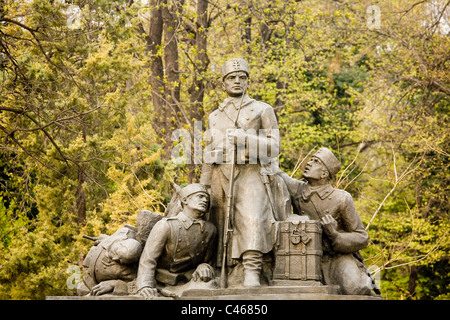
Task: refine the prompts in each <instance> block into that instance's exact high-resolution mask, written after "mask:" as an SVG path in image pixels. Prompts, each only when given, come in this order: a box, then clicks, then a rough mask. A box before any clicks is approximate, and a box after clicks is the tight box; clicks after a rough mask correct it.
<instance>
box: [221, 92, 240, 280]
mask: <svg viewBox="0 0 450 320" xmlns="http://www.w3.org/2000/svg"><path fill="white" fill-rule="evenodd" d="M246 90H247V86H245V87H244V93H243V94H242V97H241V101H240V103H239V109H238V113H237V116H236V120H235V121H234V127H235V128H237V127H238V118H239V114H240V112H241V107H242V102H243V100H244V96H245V91H246ZM235 142H236V141H233V147H232V154H231V170H230V183H229V185H228V194H227V212H226V216H225V223H224V226H223V254H222V268H221V270H220V287H221V288H226V287H227V285H228V275H227V268H226V267H227V251H228V242H229V241H230V233H232V232H233V228H232V223H231V222H232V220H233V219H232V213H233V190H234V171H235V166H236V151H237V150H236V149H237V148H236V147H235Z"/></svg>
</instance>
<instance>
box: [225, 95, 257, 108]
mask: <svg viewBox="0 0 450 320" xmlns="http://www.w3.org/2000/svg"><path fill="white" fill-rule="evenodd" d="M253 101H255V99H251V98H250V97H249V96H248V95H247V94H246V95H245V96H244V99H243V100H242V107H245V106H246V105H248V104H250V103H252V102H253ZM240 103H241V97H238V98H234V97H228V98H226V99H225V100H224V101H223V102H222V103H221V104H220V105H219V110H220V111H223V109H225V108H226V107H227V106H228V105H229V104H231V105H233V106H234V107H235V108H236V110H237V109H238V108H239V104H240Z"/></svg>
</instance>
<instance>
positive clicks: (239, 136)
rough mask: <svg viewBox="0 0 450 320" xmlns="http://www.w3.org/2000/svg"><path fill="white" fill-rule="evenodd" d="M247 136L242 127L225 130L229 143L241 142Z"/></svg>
mask: <svg viewBox="0 0 450 320" xmlns="http://www.w3.org/2000/svg"><path fill="white" fill-rule="evenodd" d="M246 137H247V133H246V132H245V130H244V129H229V130H227V139H228V143H230V144H237V143H238V142H239V143H243V142H244V141H245V139H246Z"/></svg>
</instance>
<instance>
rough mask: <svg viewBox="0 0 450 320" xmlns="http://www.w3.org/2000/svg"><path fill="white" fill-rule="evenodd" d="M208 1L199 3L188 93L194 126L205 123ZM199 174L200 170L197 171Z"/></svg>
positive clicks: (192, 171) (195, 175) (194, 176)
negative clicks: (194, 50)
mask: <svg viewBox="0 0 450 320" xmlns="http://www.w3.org/2000/svg"><path fill="white" fill-rule="evenodd" d="M207 12H208V1H207V0H198V1H197V28H196V36H195V46H196V49H197V54H196V56H195V58H194V61H195V64H194V65H193V68H194V79H193V81H192V85H191V86H190V87H189V89H188V92H189V95H190V106H191V108H190V111H189V117H190V121H191V123H192V124H193V123H194V121H203V119H204V117H205V111H204V109H203V97H204V95H205V88H206V80H205V79H204V74H205V73H206V71H207V70H208V65H209V62H210V61H209V58H208V54H207V32H208V26H209V22H208V15H207ZM195 169H196V165H195V164H194V163H192V164H191V165H190V168H189V173H188V180H189V182H190V183H192V182H193V181H194V179H197V178H198V175H199V173H196V170H195ZM197 171H198V172H199V170H197Z"/></svg>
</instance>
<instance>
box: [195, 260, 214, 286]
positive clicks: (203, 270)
mask: <svg viewBox="0 0 450 320" xmlns="http://www.w3.org/2000/svg"><path fill="white" fill-rule="evenodd" d="M214 278H215V272H214V269H213V268H212V267H211V266H210V265H209V264H207V263H202V264H200V265H198V267H197V269H196V270H195V271H194V273H193V274H192V280H194V281H199V280H201V281H203V282H208V281H210V280H212V279H214Z"/></svg>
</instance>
